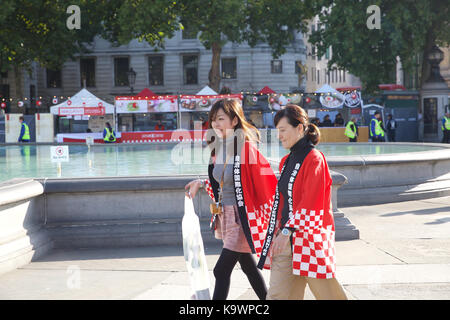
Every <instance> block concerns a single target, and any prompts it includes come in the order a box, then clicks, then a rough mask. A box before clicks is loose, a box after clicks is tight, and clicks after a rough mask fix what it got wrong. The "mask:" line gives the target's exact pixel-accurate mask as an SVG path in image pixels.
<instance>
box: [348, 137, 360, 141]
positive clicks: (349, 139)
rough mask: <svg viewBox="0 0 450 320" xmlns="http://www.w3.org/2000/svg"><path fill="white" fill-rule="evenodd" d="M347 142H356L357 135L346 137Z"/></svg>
mask: <svg viewBox="0 0 450 320" xmlns="http://www.w3.org/2000/svg"><path fill="white" fill-rule="evenodd" d="M348 142H358V138H357V137H354V138H348Z"/></svg>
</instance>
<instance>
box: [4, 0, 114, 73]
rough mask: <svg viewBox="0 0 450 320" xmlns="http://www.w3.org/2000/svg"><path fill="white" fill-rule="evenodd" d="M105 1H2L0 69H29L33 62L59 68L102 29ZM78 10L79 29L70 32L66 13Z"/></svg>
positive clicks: (68, 15) (82, 50)
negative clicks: (72, 8) (72, 7)
mask: <svg viewBox="0 0 450 320" xmlns="http://www.w3.org/2000/svg"><path fill="white" fill-rule="evenodd" d="M107 2H108V1H107V0H57V1H54V0H2V1H1V2H0V48H1V50H0V69H1V70H3V71H4V70H7V69H11V68H12V67H14V66H15V67H23V68H29V67H30V65H31V63H32V62H33V61H37V62H39V63H40V64H41V65H43V66H45V67H50V68H58V67H60V66H61V65H62V64H63V63H64V62H65V61H66V60H67V59H69V58H73V56H74V54H76V53H82V52H86V51H87V48H86V44H88V43H89V42H91V41H92V40H93V37H94V36H95V35H96V34H98V33H99V32H100V30H101V20H102V16H103V14H104V13H105V12H104V11H103V10H104V8H105V4H106V3H107ZM70 5H78V6H79V7H80V9H81V29H80V30H77V29H74V30H69V29H68V28H67V26H66V21H67V19H68V18H69V17H70V14H68V13H67V12H66V10H67V8H68V7H69V6H70Z"/></svg>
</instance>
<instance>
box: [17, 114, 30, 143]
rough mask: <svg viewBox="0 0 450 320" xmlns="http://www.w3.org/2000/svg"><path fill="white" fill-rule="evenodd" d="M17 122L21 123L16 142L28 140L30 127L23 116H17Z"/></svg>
mask: <svg viewBox="0 0 450 320" xmlns="http://www.w3.org/2000/svg"><path fill="white" fill-rule="evenodd" d="M19 122H20V123H21V128H20V135H19V139H18V142H30V127H28V125H27V124H26V123H25V118H24V117H23V116H20V117H19Z"/></svg>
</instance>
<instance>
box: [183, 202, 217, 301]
mask: <svg viewBox="0 0 450 320" xmlns="http://www.w3.org/2000/svg"><path fill="white" fill-rule="evenodd" d="M181 231H182V234H183V251H184V260H185V261H186V266H187V269H188V273H189V279H190V282H191V288H192V290H193V291H194V293H195V294H194V295H195V299H196V300H211V296H210V292H209V285H210V282H209V273H208V266H207V264H206V257H205V251H204V248H203V240H202V234H201V232H200V221H199V219H198V216H197V215H196V214H195V210H194V204H193V202H192V199H191V198H189V197H187V196H186V197H185V199H184V216H183V221H182V224H181Z"/></svg>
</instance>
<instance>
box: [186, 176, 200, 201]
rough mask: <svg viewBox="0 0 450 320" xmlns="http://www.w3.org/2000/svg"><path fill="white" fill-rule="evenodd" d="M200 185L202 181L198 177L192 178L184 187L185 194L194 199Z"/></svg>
mask: <svg viewBox="0 0 450 320" xmlns="http://www.w3.org/2000/svg"><path fill="white" fill-rule="evenodd" d="M201 185H202V182H201V180H200V179H197V180H193V181H191V182H189V183H188V184H187V185H186V186H185V187H184V189H185V190H186V192H185V193H186V196H187V197H190V198H192V199H194V197H195V195H196V194H197V192H198V190H199V189H200V186H201Z"/></svg>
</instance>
